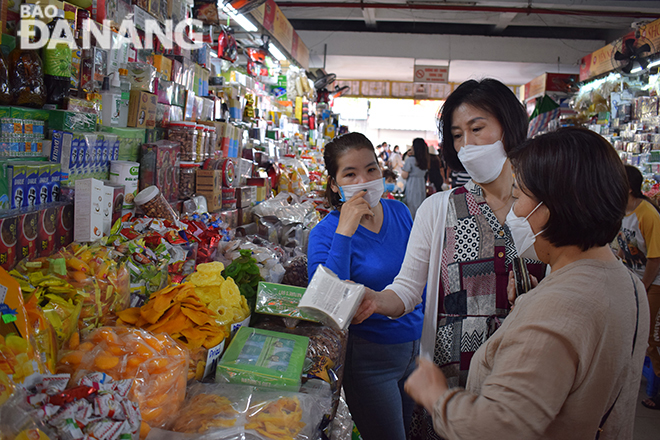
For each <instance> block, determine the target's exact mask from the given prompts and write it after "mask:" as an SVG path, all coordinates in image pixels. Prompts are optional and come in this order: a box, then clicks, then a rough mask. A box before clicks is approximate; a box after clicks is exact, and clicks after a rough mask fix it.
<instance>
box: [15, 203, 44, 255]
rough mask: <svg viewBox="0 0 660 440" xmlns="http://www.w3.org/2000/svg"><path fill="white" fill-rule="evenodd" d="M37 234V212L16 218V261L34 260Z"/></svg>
mask: <svg viewBox="0 0 660 440" xmlns="http://www.w3.org/2000/svg"><path fill="white" fill-rule="evenodd" d="M38 232H39V211H35V212H27V213H25V214H20V215H19V217H18V245H17V249H16V254H17V255H18V259H19V260H22V259H23V258H30V259H32V258H34V257H35V256H36V255H37V235H38Z"/></svg>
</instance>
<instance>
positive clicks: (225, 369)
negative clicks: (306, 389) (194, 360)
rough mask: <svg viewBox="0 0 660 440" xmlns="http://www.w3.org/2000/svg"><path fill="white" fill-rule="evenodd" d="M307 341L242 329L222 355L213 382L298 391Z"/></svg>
mask: <svg viewBox="0 0 660 440" xmlns="http://www.w3.org/2000/svg"><path fill="white" fill-rule="evenodd" d="M308 345H309V338H307V337H305V336H298V335H291V334H288V333H279V332H273V331H269V330H262V329H257V328H252V327H241V328H240V329H239V330H238V332H237V333H236V335H235V336H234V339H232V341H231V343H230V344H229V347H228V348H227V351H225V354H224V355H223V356H222V359H221V360H220V362H218V367H217V370H216V382H229V383H235V384H248V385H256V386H262V387H268V388H277V389H281V390H288V391H298V390H299V388H300V376H301V375H302V370H303V365H304V363H305V355H306V353H307V346H308Z"/></svg>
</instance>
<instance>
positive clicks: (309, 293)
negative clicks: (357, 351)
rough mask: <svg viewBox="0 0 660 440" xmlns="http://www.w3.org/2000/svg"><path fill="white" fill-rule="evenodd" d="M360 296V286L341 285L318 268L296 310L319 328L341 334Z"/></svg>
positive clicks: (353, 284) (355, 309) (352, 314)
mask: <svg viewBox="0 0 660 440" xmlns="http://www.w3.org/2000/svg"><path fill="white" fill-rule="evenodd" d="M363 296H364V286H363V285H362V284H356V283H350V282H348V281H342V280H340V279H339V278H338V277H337V275H335V274H334V273H332V271H331V270H330V269H328V268H326V267H325V266H323V265H321V264H319V265H318V266H317V268H316V271H315V272H314V276H313V277H312V280H311V281H310V282H309V286H308V287H307V290H306V291H305V294H304V295H303V297H302V299H301V300H300V303H299V306H300V309H301V310H303V311H305V312H306V313H309V314H310V315H312V316H314V317H316V318H317V319H318V320H319V321H321V322H322V323H323V324H325V325H327V326H329V327H332V328H334V329H337V330H342V331H344V330H346V329H347V328H348V326H349V324H350V323H351V319H353V316H354V315H355V312H356V311H357V309H358V307H359V305H360V302H361V301H362V297H363Z"/></svg>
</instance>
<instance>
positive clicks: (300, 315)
mask: <svg viewBox="0 0 660 440" xmlns="http://www.w3.org/2000/svg"><path fill="white" fill-rule="evenodd" d="M305 290H306V289H305V288H304V287H294V286H287V285H285V284H275V283H265V282H263V281H262V282H260V283H259V287H258V288H257V304H256V306H255V311H256V312H257V313H263V314H265V315H275V316H282V317H284V318H297V319H303V320H305V321H312V322H319V321H318V320H317V319H315V318H314V317H313V316H312V315H310V314H309V313H305V312H303V311H302V310H300V309H299V308H298V303H299V302H300V298H302V296H303V295H304V294H305Z"/></svg>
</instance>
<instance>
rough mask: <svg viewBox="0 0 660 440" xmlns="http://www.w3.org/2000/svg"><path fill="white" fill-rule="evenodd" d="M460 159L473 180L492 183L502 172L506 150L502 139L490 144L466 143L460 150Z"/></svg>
mask: <svg viewBox="0 0 660 440" xmlns="http://www.w3.org/2000/svg"><path fill="white" fill-rule="evenodd" d="M458 159H459V160H460V161H461V163H462V164H463V167H465V171H467V172H468V174H469V175H470V177H472V180H474V181H475V182H477V183H490V182H492V181H493V180H495V179H497V176H499V175H500V173H501V172H502V167H503V166H504V162H506V151H504V144H503V143H502V141H497V142H495V143H494V144H490V145H466V146H464V147H463V148H461V150H460V151H459V152H458Z"/></svg>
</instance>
